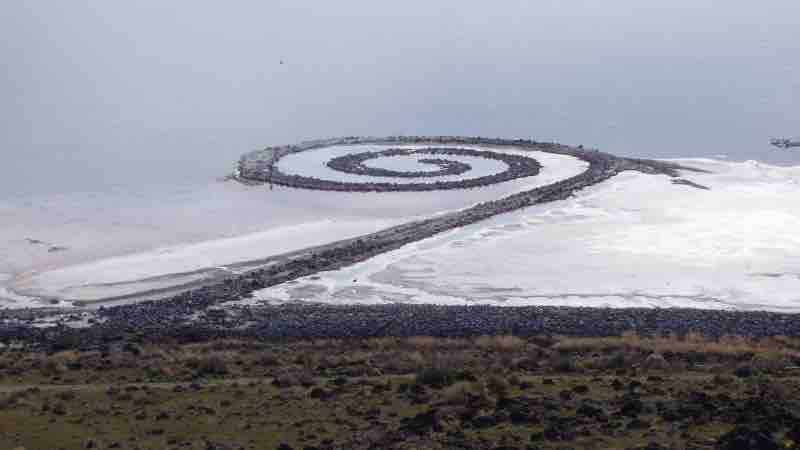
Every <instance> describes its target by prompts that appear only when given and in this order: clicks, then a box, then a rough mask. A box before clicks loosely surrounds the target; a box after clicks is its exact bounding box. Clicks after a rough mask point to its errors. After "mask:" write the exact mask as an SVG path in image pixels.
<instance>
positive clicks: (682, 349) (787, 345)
mask: <svg viewBox="0 0 800 450" xmlns="http://www.w3.org/2000/svg"><path fill="white" fill-rule="evenodd" d="M798 346H800V340H797V339H789V338H785V337H782V338H767V339H752V338H746V337H743V336H723V337H721V338H720V339H718V340H713V339H708V338H706V337H704V336H702V335H699V334H688V335H686V336H683V337H679V336H660V337H642V336H639V335H636V334H634V333H626V334H624V335H622V336H619V337H606V338H568V337H564V338H560V339H559V340H558V342H557V343H556V344H555V345H554V346H553V348H554V349H556V350H558V351H561V352H568V353H575V352H604V353H611V352H614V351H640V352H645V353H652V352H656V353H661V354H687V353H703V354H708V355H715V356H729V357H730V356H747V357H752V356H753V355H755V354H759V355H772V356H775V357H778V356H779V357H785V358H789V359H800V350H798Z"/></svg>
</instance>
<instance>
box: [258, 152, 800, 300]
mask: <svg viewBox="0 0 800 450" xmlns="http://www.w3.org/2000/svg"><path fill="white" fill-rule="evenodd" d="M674 162H678V163H680V164H683V165H687V166H691V167H697V168H701V169H705V170H708V171H710V172H711V173H708V174H700V173H687V174H686V178H687V179H689V180H691V181H693V182H696V183H699V184H701V185H705V186H708V187H709V188H710V190H702V189H698V188H696V187H691V186H686V185H678V184H673V183H672V182H671V180H670V178H668V177H666V176H651V175H645V174H642V173H638V172H626V173H623V174H621V175H618V176H616V177H614V178H613V179H611V180H609V181H606V182H604V183H601V184H599V185H595V186H592V187H590V188H587V189H585V190H583V191H581V192H579V193H578V194H577V195H575V196H574V197H573V198H570V199H568V200H564V201H558V202H553V203H548V204H543V205H538V206H534V207H530V208H526V209H523V210H519V211H516V212H512V213H509V214H504V215H500V216H497V217H494V218H492V219H489V220H486V221H483V222H480V223H477V224H474V225H470V226H467V227H463V228H461V229H456V230H452V231H449V232H447V233H444V234H441V235H438V236H435V237H433V238H430V239H426V240H424V241H420V242H416V243H413V244H410V245H407V246H405V247H403V248H401V249H398V250H395V251H392V252H389V253H386V254H382V255H378V256H377V257H374V258H372V259H370V260H368V261H366V262H363V263H360V264H357V265H354V266H351V267H347V268H344V269H341V270H338V271H335V272H327V273H321V274H318V275H316V276H314V277H307V278H305V279H299V280H296V282H295V283H291V284H285V285H279V286H275V287H272V288H268V289H264V290H261V291H259V292H257V295H256V298H257V299H261V300H265V301H274V302H285V301H296V300H303V301H318V302H333V303H375V302H392V301H400V302H411V303H441V304H469V303H485V304H499V305H530V304H543V305H568V306H609V307H630V306H645V307H693V308H713V309H742V310H773V311H785V312H800V203H798V202H797V199H798V198H800V167H777V166H771V165H767V164H762V163H758V162H755V161H748V162H723V161H715V160H708V159H683V160H675V161H674Z"/></svg>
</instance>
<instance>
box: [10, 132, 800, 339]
mask: <svg viewBox="0 0 800 450" xmlns="http://www.w3.org/2000/svg"><path fill="white" fill-rule="evenodd" d="M369 143H375V144H418V145H419V144H427V145H470V144H472V145H489V146H496V147H497V146H499V147H504V146H506V147H514V148H518V149H521V150H535V151H543V152H550V153H556V154H564V155H570V156H573V157H576V158H578V159H581V160H583V161H586V162H587V163H589V167H588V168H587V169H586V170H585V171H584V172H582V173H580V174H579V175H576V176H573V177H571V178H567V179H564V180H561V181H558V182H555V183H552V184H549V185H546V186H541V187H538V188H535V189H531V190H528V191H524V192H519V193H516V194H512V195H509V196H507V197H505V198H502V199H498V200H491V201H486V202H483V203H479V204H476V205H474V206H472V207H469V208H465V209H462V210H459V211H456V212H450V213H446V214H442V215H440V216H436V217H432V218H428V219H422V220H416V221H412V222H409V223H405V224H402V225H398V226H394V227H389V228H386V229H383V230H381V231H378V232H375V233H370V234H367V235H363V236H360V237H357V238H351V239H345V240H342V241H337V242H333V243H330V244H326V245H324V246H321V247H317V248H312V249H305V250H304V251H300V252H298V253H297V254H296V255H295V256H293V257H291V258H286V259H284V260H282V261H277V262H276V263H275V264H272V265H270V266H268V267H265V268H259V269H256V270H252V271H248V272H246V273H243V274H240V275H236V276H230V277H227V278H224V279H222V280H218V281H215V282H212V283H209V284H204V285H203V286H200V287H197V288H194V289H191V290H189V291H186V292H183V293H180V294H178V295H174V296H169V297H167V298H164V299H161V300H151V301H145V302H140V303H135V304H128V305H119V306H110V307H102V306H101V307H100V308H98V309H97V310H96V318H97V320H96V322H97V323H95V324H94V325H92V326H90V327H88V328H86V329H85V330H83V331H81V332H79V333H78V334H83V335H84V336H85V338H86V339H88V341H91V342H94V343H98V342H102V341H105V340H107V339H109V338H111V337H112V336H115V335H119V333H121V332H123V330H127V331H125V332H134V333H135V332H137V331H138V330H143V329H148V330H150V332H154V335H159V334H163V333H169V332H170V330H173V331H175V332H177V333H178V334H181V333H186V332H187V331H186V328H188V329H192V328H194V329H196V330H197V331H198V332H200V333H201V334H202V333H204V332H205V331H202V330H212V329H219V330H220V332H222V333H223V334H224V333H227V332H230V333H237V332H239V331H240V330H241V328H239V326H236V325H231V324H227V323H225V322H224V321H222V322H219V321H217V320H216V319H210V320H204V319H202V318H200V317H203V316H208V315H209V313H210V311H209V309H210V308H212V307H214V306H215V305H219V304H223V303H225V302H229V301H235V300H241V299H246V298H249V297H250V296H251V293H252V292H254V291H256V290H259V289H263V288H265V287H269V286H274V285H276V284H280V283H284V282H288V281H291V280H294V279H297V278H300V277H303V276H308V275H313V274H314V273H317V272H321V271H328V270H335V269H338V268H341V267H345V266H348V265H351V264H354V263H357V262H361V261H364V260H366V259H368V258H370V257H372V256H375V255H378V254H381V253H385V252H388V251H391V250H394V249H397V248H400V247H402V246H404V245H406V244H409V243H411V242H416V241H419V240H422V239H425V238H428V237H431V236H434V235H437V234H439V233H441V232H444V231H448V230H452V229H455V228H459V227H462V226H464V225H469V224H472V223H476V222H479V221H482V220H484V219H487V218H490V217H493V216H496V215H499V214H503V213H506V212H511V211H515V210H518V209H521V208H524V207H527V206H532V205H536V204H542V203H547V202H551V201H555V200H562V199H565V198H568V197H570V196H571V195H572V194H573V193H574V192H576V191H578V190H581V189H583V188H585V187H588V186H591V185H594V184H597V183H600V182H602V181H605V180H607V179H609V178H612V177H613V176H615V175H617V174H618V173H620V172H623V171H628V170H632V171H639V172H643V173H646V174H661V175H668V176H670V177H672V178H677V177H679V176H680V173H679V170H687V171H700V170H699V169H693V168H691V167H685V166H681V165H678V164H674V163H669V162H662V161H650V160H642V159H631V158H621V157H616V156H613V155H610V154H607V153H603V152H600V151H597V150H586V149H583V148H575V147H568V146H564V145H559V144H552V143H539V142H535V141H525V140H502V139H487V138H460V137H390V138H353V137H350V138H342V139H330V140H324V141H312V142H309V143H305V144H301V145H299V146H283V147H272V148H269V149H266V150H262V151H257V152H251V153H249V154H247V155H245V156H244V157H243V158H242V160H241V161H240V163H239V170H238V173H237V179H240V180H244V181H245V182H247V181H254V179H255V180H260V181H261V182H265V181H268V180H264V179H263V178H262V179H258V178H257V176H256V175H258V174H263V173H265V172H264V171H263V170H266V168H269V167H271V166H272V164H274V162H275V161H276V160H277V159H275V158H274V157H270V158H265V157H263V154H262V153H263V152H268V153H269V152H272V153H270V155H274V154H278V155H280V154H286V153H287V152H299V151H304V150H309V149H314V148H320V147H325V146H331V145H355V144H369ZM248 158H250V159H248ZM251 175H252V176H251ZM312 180H313V179H312ZM321 187H323V186H318V187H317V188H321ZM294 307H295V306H292V305H282V306H279V307H247V308H245V309H244V311H250V312H253V314H256V312H257V311H260V310H262V311H272V312H273V313H276V314H277V311H290V310H292V308H294ZM377 307H378V308H382V306H377ZM392 307H398V308H417V309H418V310H419V309H420V308H421V310H425V308H441V307H437V306H429V305H419V306H412V305H400V304H398V305H387V306H386V308H387V310H391V308H392ZM275 308H277V309H275ZM335 308H343V310H350V311H351V312H359V311H363V310H364V309H363V308H365V307H363V306H357V305H349V306H342V307H335ZM453 308H456V309H452V311H456V310H457V308H459V307H453ZM468 308H472V309H471V310H470V311H472V312H475V311H478V310H483V311H499V310H504V311H506V313H507V312H508V311H511V309H510V308H513V307H494V308H499V309H492V307H486V306H474V307H468ZM537 308H538V309H541V308H543V307H526V310H528V311H535V310H537ZM556 310H567V309H563V308H558V309H556ZM578 310H584V309H583V308H578ZM211 311H213V309H212V310H211ZM598 311H600V309H598ZM81 312H85V310H82V309H77V310H73V311H69V312H67V314H70V313H72V314H79V313H81ZM45 314H47V313H45ZM214 314H218V313H214ZM412 314H413V313H412ZM490 314H494V313H490ZM756 314H758V313H756ZM37 315H39V313H34V314H33V316H37ZM223 315H224V313H223ZM256 315H257V314H256ZM613 315H614V314H613V313H612V314H611V316H612V317H613ZM698 315H702V314H698ZM21 316H23V317H24V316H25V314H24V313H22V314H20V313H14V312H9V311H0V327H2V331H0V335H1V336H2V337H1V338H0V342H8V341H11V340H14V339H15V336H16V337H22V338H23V339H22V340H25V341H39V342H53V341H55V340H57V337H53V336H58V335H61V334H69V333H71V331H70V330H68V329H64V327H57V330H60V331H59V332H56V331H54V330H53V329H49V330H47V331H46V332H44V333H38V332H30V333H29V332H23V331H22V330H24V329H28V330H30V328H31V323H30V321H25V320H23V321H22V322H17V321H16V320H13V319H14V318H16V317H21ZM379 316H380V314H379ZM499 316H504V314H500V315H499ZM499 316H498V317H499ZM775 317H777V316H775ZM273 318H274V317H272V316H268V317H261V318H258V320H257V322H259V323H257V324H256V326H260V327H261V328H266V329H268V328H269V327H270V326H271V325H270V323H271V321H272V320H273ZM330 318H332V319H334V321H336V319H337V318H336V314H333V315H332V316H330ZM276 320H279V319H276ZM509 320H510V319H509V318H506V319H503V322H507V321H509ZM311 325H312V328H311V330H313V329H314V328H313V324H311ZM387 326H388V325H387ZM437 326H440V327H443V330H447V329H448V328H447V324H446V323H444V322H443V323H439V324H437ZM519 326H521V325H519ZM519 326H518V327H519ZM334 328H336V327H334ZM368 328H369V327H367V329H368ZM502 328H503V327H502V326H500V325H492V326H488V325H487V327H485V328H484V327H478V328H477V329H472V328H470V327H469V326H466V327H462V328H461V331H459V332H465V333H472V332H478V333H489V334H494V333H502V332H504V331H507V330H502ZM534 328H536V327H533V328H532V329H534ZM668 328H669V327H668ZM672 328H674V331H676V332H680V331H681V327H679V326H678V327H672ZM620 329H621V328H619V327H616V326H613V327H609V328H608V330H607V331H608V332H619V330H620ZM157 330H162V331H157ZM775 330H776V332H778V333H783V332H784V331H786V332H792V333H794V332H796V331H795V330H794V328H791V327H788V328H786V327H776V328H775ZM519 331H520V332H524V326H523V327H522V328H521V329H520V330H519ZM595 331H596V330H589V331H588V334H589V335H592V334H594V333H595ZM712 331H713V330H712ZM373 332H374V330H373ZM400 332H401V333H402V332H404V331H400ZM415 332H421V333H435V332H436V330H435V329H433V328H431V329H427V328H424V327H423V328H418V329H417V331H415ZM441 332H443V333H444V332H446V331H441ZM292 333H295V332H292ZM308 333H310V334H311V335H313V333H315V332H314V331H309V332H308ZM359 333H360V332H356V333H355V334H356V335H359ZM300 334H302V333H300ZM281 335H282V334H281V333H280V332H275V333H266V334H265V336H272V337H279V336H281ZM83 340H84V339H83V338H81V339H80V341H83ZM87 343H88V342H87Z"/></svg>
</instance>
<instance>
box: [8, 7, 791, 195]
mask: <svg viewBox="0 0 800 450" xmlns="http://www.w3.org/2000/svg"><path fill="white" fill-rule="evenodd" d="M649 3H653V2H637V1H633V0H626V1H622V0H609V1H605V2H582V1H579V2H561V1H537V2H526V1H510V0H509V1H503V2H493V3H486V2H457V1H455V0H443V1H439V2H427V1H422V0H409V1H405V2H367V1H353V0H343V1H339V2H311V1H297V0H295V1H291V2H284V1H269V2H257V1H242V2H236V3H235V4H228V3H225V4H223V3H219V2H196V1H188V0H174V1H171V2H166V3H165V2H160V1H155V0H145V1H137V2H106V1H100V0H94V1H88V0H80V1H75V2H11V1H7V2H2V5H0V58H2V61H3V70H2V71H0V98H2V101H1V102H0V155H2V163H0V198H7V199H20V198H25V197H28V196H32V195H34V194H36V195H49V194H53V193H62V194H63V193H68V192H76V191H77V192H81V191H82V192H108V191H109V190H111V189H117V188H120V187H124V188H125V189H137V187H138V186H145V185H146V186H147V188H148V189H158V187H159V186H169V185H174V184H175V183H188V184H192V183H195V182H197V183H206V182H208V181H210V180H213V179H215V178H216V177H219V176H222V175H225V174H226V173H228V172H229V171H230V168H231V166H232V163H233V162H234V161H235V160H236V159H237V158H238V156H239V155H240V154H241V153H242V152H244V151H247V150H250V149H254V148H259V147H261V146H264V145H270V144H282V143H291V142H295V141H299V140H302V139H310V138H320V137H329V136H340V135H365V134H367V135H392V134H454V135H482V136H502V137H530V138H535V139H539V140H553V141H559V142H563V143H568V144H584V145H587V146H592V147H597V148H600V149H603V150H606V151H610V152H613V153H617V154H623V155H636V156H648V157H697V156H704V157H719V158H722V157H725V158H729V159H734V160H747V159H757V160H762V161H768V162H773V163H779V164H790V165H793V164H798V163H800V152H782V151H779V150H776V149H774V148H772V147H770V146H769V145H768V144H767V140H768V139H769V138H770V137H778V136H787V137H791V136H796V135H798V134H800V120H798V117H800V114H799V113H800V110H799V108H800V58H798V55H800V28H798V26H797V24H798V21H799V20H800V2H797V1H796V0H767V1H764V2H750V1H739V0H728V1H724V2H723V1H711V0H675V1H670V2H658V3H659V4H660V5H662V6H653V5H648V4H649Z"/></svg>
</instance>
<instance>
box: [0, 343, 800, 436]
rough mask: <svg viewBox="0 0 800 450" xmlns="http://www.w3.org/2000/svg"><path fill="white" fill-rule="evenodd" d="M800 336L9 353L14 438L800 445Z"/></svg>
mask: <svg viewBox="0 0 800 450" xmlns="http://www.w3.org/2000/svg"><path fill="white" fill-rule="evenodd" d="M798 363H800V341H798V340H797V339H789V338H781V337H775V338H766V339H761V340H752V339H746V338H741V337H723V338H720V339H717V340H708V339H705V338H703V337H701V336H699V335H692V334H690V335H686V336H683V337H674V336H672V337H661V338H641V337H638V336H636V335H634V334H626V335H624V336H621V337H615V338H566V337H563V338H561V337H549V336H538V337H530V338H527V339H521V338H518V337H513V336H498V337H478V338H472V339H466V338H461V339H456V338H430V337H415V338H404V339H398V338H376V339H357V340H356V339H351V340H297V341H286V342H263V341H255V340H220V339H216V340H211V341H205V342H197V343H184V344H180V343H177V342H173V343H160V344H153V343H149V344H137V343H132V342H128V343H118V344H110V345H107V346H105V347H101V348H98V349H96V350H90V351H89V350H85V351H81V350H70V351H62V352H57V353H41V352H37V351H34V350H21V349H17V350H11V349H8V348H7V349H5V350H4V351H3V352H2V353H0V386H1V387H0V446H1V447H2V448H15V447H18V448H25V449H27V450H32V449H53V448H64V449H81V448H120V449H136V448H139V449H178V448H182V449H203V450H207V449H239V448H244V449H283V450H285V449H290V448H292V449H360V448H373V449H393V448H397V449H400V448H403V449H421V448H430V449H440V448H441V449H444V448H480V449H501V448H502V449H539V448H541V449H550V448H552V449H562V448H584V449H592V448H596V449H600V448H620V449H634V448H635V449H652V450H656V449H672V448H674V449H682V448H697V449H700V448H708V449H712V448H717V449H740V448H763V449H778V448H800V401H798V399H799V398H800V373H799V372H800V371H799V370H798V367H797V364H798Z"/></svg>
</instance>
